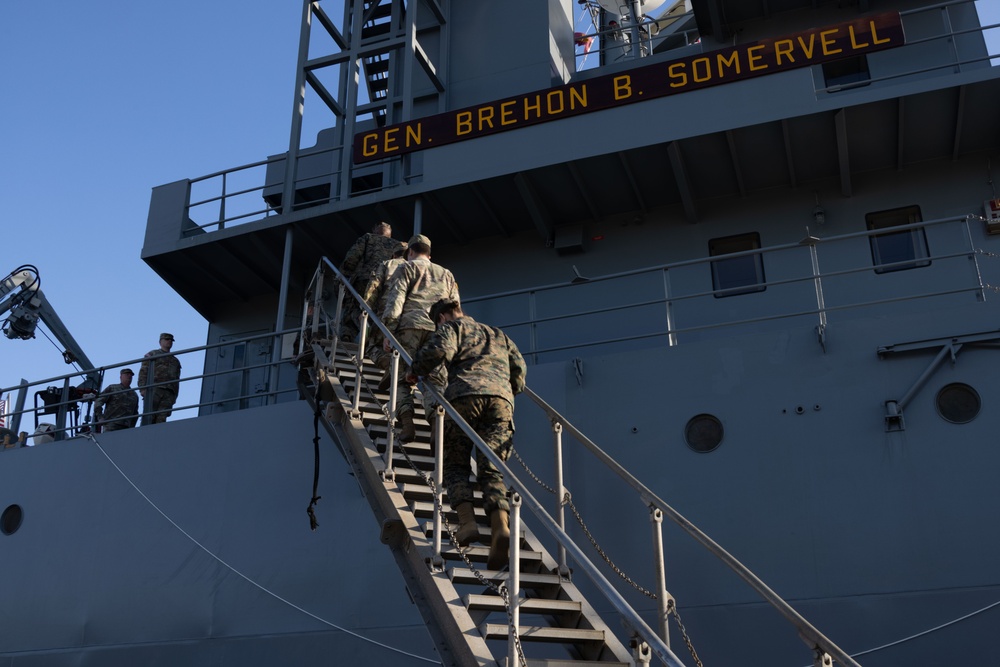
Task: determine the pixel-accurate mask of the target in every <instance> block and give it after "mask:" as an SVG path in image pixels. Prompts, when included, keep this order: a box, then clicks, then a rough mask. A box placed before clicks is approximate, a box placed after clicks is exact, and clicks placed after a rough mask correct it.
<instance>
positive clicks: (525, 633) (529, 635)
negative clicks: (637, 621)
mask: <svg viewBox="0 0 1000 667" xmlns="http://www.w3.org/2000/svg"><path fill="white" fill-rule="evenodd" d="M479 630H480V632H481V633H482V635H483V637H485V638H486V639H504V640H506V639H507V624H506V623H503V624H501V623H483V625H482V626H480V628H479ZM517 636H518V637H520V638H521V641H522V642H548V643H553V642H554V643H561V644H582V643H594V642H603V641H604V631H603V630H588V629H586V628H552V627H547V626H537V625H534V626H532V625H522V626H520V627H519V628H518V633H517Z"/></svg>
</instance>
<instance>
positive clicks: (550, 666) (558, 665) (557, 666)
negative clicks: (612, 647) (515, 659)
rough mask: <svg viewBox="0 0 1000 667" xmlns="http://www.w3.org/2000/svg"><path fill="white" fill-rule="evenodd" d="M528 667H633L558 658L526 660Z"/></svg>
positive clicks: (617, 663)
mask: <svg viewBox="0 0 1000 667" xmlns="http://www.w3.org/2000/svg"><path fill="white" fill-rule="evenodd" d="M524 662H525V665H527V667H631V663H628V662H605V661H603V660H561V659H558V658H554V659H546V658H542V659H540V660H532V659H530V658H525V661H524Z"/></svg>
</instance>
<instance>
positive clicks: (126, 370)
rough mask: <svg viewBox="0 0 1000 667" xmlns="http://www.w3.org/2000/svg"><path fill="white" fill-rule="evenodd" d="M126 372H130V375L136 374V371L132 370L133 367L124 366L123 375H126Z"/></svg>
mask: <svg viewBox="0 0 1000 667" xmlns="http://www.w3.org/2000/svg"><path fill="white" fill-rule="evenodd" d="M126 373H128V374H129V375H135V373H133V372H132V369H131V368H123V369H122V370H121V374H122V375H125V374H126Z"/></svg>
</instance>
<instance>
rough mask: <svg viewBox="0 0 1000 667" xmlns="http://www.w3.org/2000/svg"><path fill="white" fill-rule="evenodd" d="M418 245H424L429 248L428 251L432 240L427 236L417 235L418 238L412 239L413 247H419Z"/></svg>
mask: <svg viewBox="0 0 1000 667" xmlns="http://www.w3.org/2000/svg"><path fill="white" fill-rule="evenodd" d="M418 243H422V244H423V245H425V246H427V248H428V249H429V248H430V247H431V240H430V239H429V238H427V237H426V236H424V235H423V234H417V235H416V236H414V237H413V238H411V239H410V245H411V246H414V245H417V244H418Z"/></svg>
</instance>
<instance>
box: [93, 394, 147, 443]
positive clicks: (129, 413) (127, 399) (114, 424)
mask: <svg viewBox="0 0 1000 667" xmlns="http://www.w3.org/2000/svg"><path fill="white" fill-rule="evenodd" d="M94 419H97V420H99V422H100V424H101V427H102V428H103V429H104V431H105V432H107V431H118V430H121V429H123V428H132V427H133V426H135V423H136V422H137V421H138V420H139V395H138V394H136V393H135V390H134V389H132V388H131V387H126V386H125V385H123V384H112V385H108V386H107V387H105V389H104V391H102V392H101V393H100V395H99V396H98V397H97V398H96V399H94Z"/></svg>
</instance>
